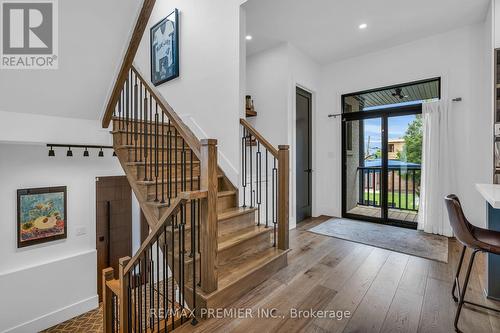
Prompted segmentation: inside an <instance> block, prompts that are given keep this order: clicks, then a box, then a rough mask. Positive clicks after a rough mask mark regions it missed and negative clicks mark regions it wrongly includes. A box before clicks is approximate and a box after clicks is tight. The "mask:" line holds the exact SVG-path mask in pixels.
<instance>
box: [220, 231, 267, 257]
mask: <svg viewBox="0 0 500 333" xmlns="http://www.w3.org/2000/svg"><path fill="white" fill-rule="evenodd" d="M271 231H272V228H266V227H265V226H262V225H261V226H256V225H255V226H252V227H249V228H244V229H240V230H237V231H234V232H231V233H229V234H227V235H224V236H219V242H218V250H219V251H223V250H226V249H229V248H232V247H234V246H236V245H238V244H240V243H242V242H244V241H246V240H249V239H252V238H254V237H257V236H259V235H261V234H264V233H269V232H271Z"/></svg>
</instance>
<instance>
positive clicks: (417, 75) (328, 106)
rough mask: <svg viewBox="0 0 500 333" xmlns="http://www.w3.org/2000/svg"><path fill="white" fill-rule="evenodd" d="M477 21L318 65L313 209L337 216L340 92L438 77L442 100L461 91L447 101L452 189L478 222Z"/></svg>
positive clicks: (484, 129) (487, 141)
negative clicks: (453, 152) (452, 136)
mask: <svg viewBox="0 0 500 333" xmlns="http://www.w3.org/2000/svg"><path fill="white" fill-rule="evenodd" d="M484 30H485V27H484V24H477V25H473V26H470V27H465V28H461V29H458V30H454V31H451V32H448V33H445V34H440V35H436V36H432V37H429V38H425V39H421V40H417V41H413V42H410V43H408V44H404V45H401V46H397V47H393V48H390V49H386V50H383V51H380V52H375V53H371V54H366V55H363V56H360V57H357V58H352V59H348V60H345V61H341V62H337V63H334V64H331V65H329V66H326V67H325V68H323V70H322V71H321V90H320V92H319V99H318V103H319V106H318V110H317V127H316V129H317V131H316V134H315V135H316V138H317V142H318V144H317V158H316V163H317V167H316V170H317V174H316V177H317V178H318V179H321V181H320V182H318V183H317V188H316V198H317V207H318V213H320V214H327V215H333V216H340V215H341V127H340V119H329V118H328V117H327V115H328V114H330V113H340V112H341V95H342V94H344V93H349V92H354V91H360V90H364V89H370V88H377V87H382V86H387V85H392V84H398V83H404V82H410V81H414V80H419V79H424V78H430V77H436V76H440V77H441V78H442V93H443V96H442V97H443V98H445V99H449V98H455V97H462V98H463V101H462V102H460V103H455V104H454V110H453V115H454V117H455V129H456V147H457V150H458V151H459V155H458V156H457V160H456V161H455V162H456V164H455V165H456V173H457V177H458V180H459V183H458V193H457V194H458V195H459V196H460V197H461V199H462V200H463V202H464V207H465V211H466V214H467V215H468V217H469V218H470V219H471V221H472V222H473V223H475V224H478V225H484V224H485V212H484V211H485V209H484V202H483V199H482V198H481V197H480V195H479V194H478V193H477V191H476V190H475V188H474V184H475V183H482V182H491V165H492V146H491V137H492V130H491V129H492V124H491V112H492V111H491V108H489V107H487V106H486V105H485V102H484V99H485V98H487V97H486V95H485V94H484V92H483V89H484V88H485V80H487V79H486V77H485V71H484V68H485V66H486V64H485V56H484V53H485V50H486V49H487V45H486V44H485V43H487V42H486V39H487V37H486V38H485V36H484V34H485V33H484Z"/></svg>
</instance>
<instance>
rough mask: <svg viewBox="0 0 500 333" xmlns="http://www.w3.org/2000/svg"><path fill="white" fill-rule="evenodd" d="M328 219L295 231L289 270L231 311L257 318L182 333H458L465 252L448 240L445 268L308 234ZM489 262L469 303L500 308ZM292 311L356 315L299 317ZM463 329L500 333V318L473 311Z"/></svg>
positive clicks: (477, 269) (478, 271) (477, 272)
mask: <svg viewBox="0 0 500 333" xmlns="http://www.w3.org/2000/svg"><path fill="white" fill-rule="evenodd" d="M327 219H328V218H327V217H320V218H315V219H310V220H308V221H306V222H303V223H301V224H300V226H299V227H298V228H297V229H296V230H293V231H291V233H290V247H291V249H292V250H291V252H290V253H289V256H288V266H287V267H286V268H284V269H283V270H281V271H279V272H278V273H276V274H275V275H274V276H272V278H270V279H269V280H267V281H266V282H264V283H262V284H261V285H260V286H258V287H257V288H255V289H254V290H252V291H251V292H250V293H249V294H247V295H246V296H245V297H243V298H242V299H240V300H238V301H237V302H235V303H234V304H233V305H232V308H233V309H251V315H247V316H246V317H245V316H243V318H241V316H238V315H237V313H236V311H235V312H234V313H233V315H229V316H226V317H225V318H217V319H216V318H211V319H206V320H203V321H201V322H200V323H199V324H198V325H197V326H190V325H187V326H184V327H182V328H181V329H180V330H179V332H259V333H264V332H367V333H372V332H373V333H376V332H384V333H387V332H432V333H434V332H454V329H453V318H454V314H455V309H456V305H455V303H454V302H453V300H452V298H451V294H450V293H451V286H452V281H453V275H454V272H455V269H456V267H457V262H458V260H459V251H460V249H461V247H460V245H459V244H458V243H457V242H456V241H454V240H450V241H449V246H450V248H449V260H448V264H445V263H440V262H436V261H431V260H427V259H422V258H417V257H412V256H409V255H406V254H401V253H397V252H392V251H388V250H383V249H379V248H375V247H371V246H367V245H363V244H357V243H353V242H349V241H345V240H341V239H336V238H331V237H327V236H322V235H318V234H313V233H310V232H308V231H307V229H309V228H311V227H312V226H315V225H317V224H319V223H321V222H323V221H325V220H327ZM466 263H467V261H466V262H465V264H466ZM484 263H485V258H484V256H483V255H480V256H479V258H478V260H477V261H476V263H475V266H474V270H473V272H472V277H471V282H470V287H469V290H468V291H467V298H469V299H472V300H474V301H476V302H482V303H486V304H489V305H490V306H496V307H498V308H500V304H499V303H494V302H492V301H488V300H486V299H485V297H484V296H483V289H484V267H485V265H484ZM291 309H296V310H328V311H339V312H338V314H339V315H340V314H342V315H344V314H345V311H349V312H350V316H349V318H347V317H346V318H342V319H339V320H337V319H326V318H314V317H313V318H312V317H306V316H302V317H300V318H295V317H293V312H291ZM266 311H268V312H271V313H272V314H273V316H272V317H269V316H266V315H265V314H266V313H265V312H266ZM263 312H264V315H263ZM259 316H260V317H259ZM460 327H461V328H462V330H463V331H464V332H471V333H483V332H485V333H488V332H499V328H500V316H498V315H495V314H494V313H493V312H491V313H488V312H486V311H484V310H478V309H473V308H471V307H467V306H466V307H465V308H464V310H463V313H462V316H461V319H460Z"/></svg>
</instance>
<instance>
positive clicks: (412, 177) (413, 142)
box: [386, 114, 422, 226]
mask: <svg viewBox="0 0 500 333" xmlns="http://www.w3.org/2000/svg"><path fill="white" fill-rule="evenodd" d="M387 133H388V142H387V158H388V163H387V176H388V181H387V187H388V188H387V192H386V193H387V206H388V213H387V217H388V219H389V220H393V221H400V222H401V223H403V224H407V225H410V226H412V225H414V224H415V223H417V214H418V208H419V202H420V176H421V163H422V117H421V115H420V114H412V115H405V116H390V117H388V120H387Z"/></svg>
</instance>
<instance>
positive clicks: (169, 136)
mask: <svg viewBox="0 0 500 333" xmlns="http://www.w3.org/2000/svg"><path fill="white" fill-rule="evenodd" d="M167 146H168V153H167V167H168V205H169V206H170V203H171V200H172V199H171V198H172V131H171V130H170V119H169V120H168V130H167Z"/></svg>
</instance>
